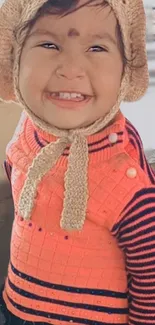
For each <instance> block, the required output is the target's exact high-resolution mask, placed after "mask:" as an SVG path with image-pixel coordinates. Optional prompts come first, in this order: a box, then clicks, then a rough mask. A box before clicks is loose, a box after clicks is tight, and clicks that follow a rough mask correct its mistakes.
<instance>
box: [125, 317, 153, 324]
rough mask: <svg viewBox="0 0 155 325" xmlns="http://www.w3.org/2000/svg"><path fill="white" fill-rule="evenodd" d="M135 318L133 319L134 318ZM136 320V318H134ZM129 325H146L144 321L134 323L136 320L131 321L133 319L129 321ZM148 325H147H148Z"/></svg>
mask: <svg viewBox="0 0 155 325" xmlns="http://www.w3.org/2000/svg"><path fill="white" fill-rule="evenodd" d="M134 318H135V317H134ZM136 318H137V317H136ZM130 325H147V324H146V322H145V321H142V322H141V321H140V320H138V321H136V320H133V319H130ZM148 325H149V324H148ZM151 325H152V324H151Z"/></svg>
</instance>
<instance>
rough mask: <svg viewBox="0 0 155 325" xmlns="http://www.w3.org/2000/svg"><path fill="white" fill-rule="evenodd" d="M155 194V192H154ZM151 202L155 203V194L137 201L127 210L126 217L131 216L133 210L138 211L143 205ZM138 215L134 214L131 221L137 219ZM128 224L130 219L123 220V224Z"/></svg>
mask: <svg viewBox="0 0 155 325" xmlns="http://www.w3.org/2000/svg"><path fill="white" fill-rule="evenodd" d="M154 194H155V193H154ZM150 203H155V196H152V197H151V196H149V197H146V198H144V199H142V200H141V201H140V202H137V203H136V204H135V205H134V206H133V207H132V208H131V209H130V210H128V211H127V212H126V214H125V215H124V217H125V218H126V217H127V216H129V215H130V214H132V213H133V212H136V211H137V210H138V209H139V208H141V207H142V206H144V205H147V204H150ZM136 218H137V217H135V216H133V217H132V218H131V219H130V220H131V221H135V220H136ZM127 224H128V221H127V220H125V221H124V222H123V225H124V226H125V225H127Z"/></svg>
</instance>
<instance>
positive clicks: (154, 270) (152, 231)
mask: <svg viewBox="0 0 155 325" xmlns="http://www.w3.org/2000/svg"><path fill="white" fill-rule="evenodd" d="M112 231H113V234H114V235H115V236H116V237H117V239H118V243H119V245H120V247H121V248H122V249H123V251H124V252H125V256H126V268H127V272H128V276H129V282H128V292H129V325H147V324H151V325H153V324H155V187H150V188H144V189H142V190H140V191H139V192H137V193H136V194H135V195H134V197H133V198H132V200H131V201H130V202H129V203H128V204H127V206H126V207H125V209H124V210H123V211H122V216H121V220H120V221H119V222H118V223H117V224H115V226H114V227H113V230H112Z"/></svg>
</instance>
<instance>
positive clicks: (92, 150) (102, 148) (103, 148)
mask: <svg viewBox="0 0 155 325" xmlns="http://www.w3.org/2000/svg"><path fill="white" fill-rule="evenodd" d="M119 143H123V140H118V141H117V142H116V143H110V144H107V145H105V146H103V147H100V148H96V149H89V153H90V154H91V153H94V152H98V151H102V150H105V149H107V148H112V147H114V146H116V145H117V144H119ZM68 155H69V153H63V154H62V156H66V157H68Z"/></svg>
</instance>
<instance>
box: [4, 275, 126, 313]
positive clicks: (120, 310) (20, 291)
mask: <svg viewBox="0 0 155 325" xmlns="http://www.w3.org/2000/svg"><path fill="white" fill-rule="evenodd" d="M8 283H9V286H10V288H11V289H12V290H14V291H15V292H16V293H18V294H20V295H21V296H24V297H26V298H30V299H35V300H37V301H43V302H48V303H53V304H57V305H61V306H66V307H72V308H76V309H78V308H80V309H86V310H92V311H97V312H101V313H108V314H118V315H127V314H128V308H112V307H105V306H95V305H89V304H86V303H84V304H82V303H77V302H76V303H74V302H68V301H62V300H58V299H52V298H47V297H41V296H38V295H36V294H34V293H30V292H28V291H25V290H23V289H20V288H18V287H16V286H15V285H14V284H13V283H12V282H11V281H10V280H9V279H8Z"/></svg>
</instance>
